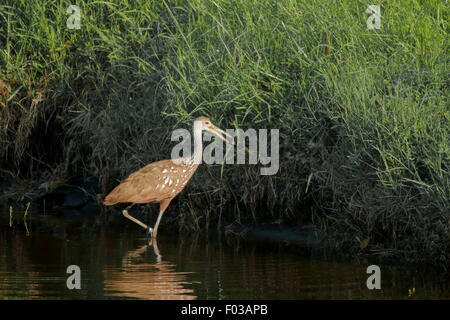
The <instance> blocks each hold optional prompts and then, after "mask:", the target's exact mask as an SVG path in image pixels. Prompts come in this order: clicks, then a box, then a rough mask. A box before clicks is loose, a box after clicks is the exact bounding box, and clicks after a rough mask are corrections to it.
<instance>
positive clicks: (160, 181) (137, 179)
mask: <svg viewBox="0 0 450 320" xmlns="http://www.w3.org/2000/svg"><path fill="white" fill-rule="evenodd" d="M203 130H206V131H209V132H211V133H213V134H214V135H216V136H218V137H219V138H221V139H222V140H224V141H225V142H227V139H226V137H228V138H230V139H232V138H231V136H230V135H229V134H227V133H226V132H224V131H223V130H221V129H219V128H217V127H216V126H215V125H213V124H212V123H211V121H210V120H209V119H208V118H206V117H198V118H197V119H195V122H194V129H193V131H194V155H193V156H192V157H185V158H178V159H174V160H172V159H169V160H161V161H157V162H153V163H150V164H148V165H146V166H145V167H143V168H141V169H139V170H138V171H136V172H134V173H132V174H130V175H129V176H128V178H126V179H125V180H124V181H123V182H122V183H121V184H119V185H118V186H117V187H115V188H114V190H113V191H111V192H110V193H109V194H108V195H107V196H106V197H105V199H104V201H103V204H104V205H107V206H111V205H115V204H117V203H131V205H129V206H128V207H126V208H125V209H124V210H123V211H122V214H123V215H124V216H125V217H126V218H128V219H130V220H131V221H133V222H135V223H137V224H138V225H140V226H141V227H143V228H145V229H147V232H148V233H149V235H150V236H151V237H152V238H156V235H157V233H158V226H159V223H160V221H161V217H162V216H163V214H164V211H165V210H166V208H167V206H168V205H169V203H170V201H172V199H173V198H175V197H176V196H177V195H178V194H179V193H180V192H181V191H182V190H183V189H184V187H185V186H186V184H187V183H188V181H189V180H190V179H191V177H192V175H193V174H194V172H195V170H197V167H198V165H199V163H200V162H201V160H202V157H203V143H202V140H203V139H202V132H203ZM231 143H232V142H231ZM151 202H159V215H158V218H157V219H156V223H155V225H154V227H153V228H151V227H148V226H147V225H146V224H145V223H143V222H141V221H139V220H138V219H136V218H134V217H132V216H130V215H129V214H128V209H130V208H131V207H132V206H133V205H134V204H143V203H151Z"/></svg>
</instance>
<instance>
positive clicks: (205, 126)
mask: <svg viewBox="0 0 450 320" xmlns="http://www.w3.org/2000/svg"><path fill="white" fill-rule="evenodd" d="M195 124H197V125H199V127H200V128H201V130H202V131H203V130H206V131H209V132H211V133H212V134H214V135H215V136H217V137H219V138H220V139H222V140H223V141H225V142H228V143H231V144H234V141H233V137H232V136H231V135H229V134H228V133H226V132H225V131H223V130H222V129H220V128H217V127H216V126H215V125H213V124H212V122H211V120H209V119H208V118H207V117H198V118H197V119H195Z"/></svg>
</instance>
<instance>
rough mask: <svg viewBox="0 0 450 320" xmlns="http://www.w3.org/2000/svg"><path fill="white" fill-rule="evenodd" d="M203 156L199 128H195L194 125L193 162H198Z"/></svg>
mask: <svg viewBox="0 0 450 320" xmlns="http://www.w3.org/2000/svg"><path fill="white" fill-rule="evenodd" d="M202 158H203V139H202V130H201V128H196V127H195V125H194V157H193V160H194V163H195V164H200V163H201V162H202Z"/></svg>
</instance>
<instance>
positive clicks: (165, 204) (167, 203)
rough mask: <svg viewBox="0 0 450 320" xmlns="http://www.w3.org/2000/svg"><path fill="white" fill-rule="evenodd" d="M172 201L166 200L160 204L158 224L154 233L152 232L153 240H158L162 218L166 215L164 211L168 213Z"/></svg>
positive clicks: (154, 228)
mask: <svg viewBox="0 0 450 320" xmlns="http://www.w3.org/2000/svg"><path fill="white" fill-rule="evenodd" d="M171 200H172V199H170V198H169V199H164V200H162V201H161V202H160V203H159V215H158V219H156V223H155V226H154V227H153V232H152V238H154V239H156V235H157V234H158V226H159V223H160V222H161V218H162V216H163V214H164V211H166V208H167V206H168V205H169V203H170V201H171Z"/></svg>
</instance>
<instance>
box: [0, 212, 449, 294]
mask: <svg viewBox="0 0 450 320" xmlns="http://www.w3.org/2000/svg"><path fill="white" fill-rule="evenodd" d="M107 220H108V221H105V217H104V216H103V217H102V216H97V217H90V218H85V217H82V216H80V215H78V214H77V213H76V212H75V213H74V212H70V213H65V214H61V213H59V214H48V213H47V214H42V213H32V214H30V215H29V216H28V217H27V218H26V219H25V220H24V219H23V212H21V213H18V212H16V213H13V216H12V219H11V221H10V217H9V210H0V299H186V300H188V299H408V298H415V299H449V298H450V294H449V286H448V281H447V280H446V279H445V278H442V277H437V276H435V275H430V274H426V273H425V274H424V273H419V272H416V271H415V270H412V269H411V268H407V267H403V268H402V267H388V266H380V267H381V270H382V282H381V283H382V289H381V290H368V289H367V286H366V280H367V277H368V276H369V275H368V274H367V273H366V268H367V264H366V265H358V264H350V263H342V262H333V261H326V260H323V259H314V258H311V255H310V254H305V250H303V251H302V250H297V249H295V248H292V247H287V248H286V246H283V245H277V244H269V243H267V242H248V241H238V240H237V239H236V238H227V237H224V238H222V239H218V237H217V236H216V237H214V236H212V237H205V236H203V235H195V234H192V235H179V234H173V233H170V232H169V231H167V229H166V230H165V228H164V225H162V227H161V229H160V232H159V234H158V237H159V238H158V242H157V246H148V245H147V239H146V237H145V234H144V233H143V232H142V231H141V230H140V229H139V227H137V226H135V225H134V224H132V223H131V222H129V221H127V220H125V219H123V218H122V217H120V216H117V217H108V218H107ZM10 225H11V226H10ZM69 265H78V266H79V267H80V269H81V289H80V290H69V289H68V288H67V286H66V280H67V277H68V276H69V275H68V274H67V273H66V269H67V267H68V266H69Z"/></svg>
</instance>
